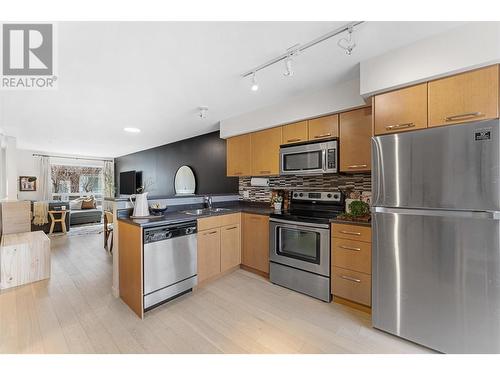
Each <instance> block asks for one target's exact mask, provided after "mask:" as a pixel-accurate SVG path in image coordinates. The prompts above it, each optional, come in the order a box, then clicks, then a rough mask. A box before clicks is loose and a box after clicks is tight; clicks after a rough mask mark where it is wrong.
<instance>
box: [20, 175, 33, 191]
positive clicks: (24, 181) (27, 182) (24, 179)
mask: <svg viewBox="0 0 500 375" xmlns="http://www.w3.org/2000/svg"><path fill="white" fill-rule="evenodd" d="M19 191H36V177H34V176H20V177H19Z"/></svg>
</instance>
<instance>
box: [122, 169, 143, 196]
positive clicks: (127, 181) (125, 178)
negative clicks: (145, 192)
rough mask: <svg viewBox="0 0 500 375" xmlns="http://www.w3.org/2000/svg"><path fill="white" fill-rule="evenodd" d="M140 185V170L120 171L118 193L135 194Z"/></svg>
mask: <svg viewBox="0 0 500 375" xmlns="http://www.w3.org/2000/svg"><path fill="white" fill-rule="evenodd" d="M141 185H142V172H137V171H127V172H120V194H124V195H131V194H136V193H137V189H138V188H139V187H141Z"/></svg>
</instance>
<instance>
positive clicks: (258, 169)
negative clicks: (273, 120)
mask: <svg viewBox="0 0 500 375" xmlns="http://www.w3.org/2000/svg"><path fill="white" fill-rule="evenodd" d="M251 135H252V175H253V176H270V175H277V174H279V150H280V145H281V126H279V127H276V128H271V129H266V130H261V131H258V132H255V133H251Z"/></svg>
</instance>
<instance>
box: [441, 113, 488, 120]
mask: <svg viewBox="0 0 500 375" xmlns="http://www.w3.org/2000/svg"><path fill="white" fill-rule="evenodd" d="M481 116H484V113H482V112H468V113H462V114H460V115H453V116H448V117H446V118H445V120H446V121H455V120H463V119H467V118H473V117H481Z"/></svg>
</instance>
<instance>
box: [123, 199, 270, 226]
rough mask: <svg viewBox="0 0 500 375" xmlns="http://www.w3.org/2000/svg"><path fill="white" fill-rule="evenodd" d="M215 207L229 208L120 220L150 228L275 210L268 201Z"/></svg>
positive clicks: (215, 205)
mask: <svg viewBox="0 0 500 375" xmlns="http://www.w3.org/2000/svg"><path fill="white" fill-rule="evenodd" d="M214 208H225V209H227V210H224V211H220V212H210V213H207V214H203V215H189V214H186V213H184V212H182V211H184V209H183V210H182V211H180V210H178V211H171V212H167V213H166V214H165V215H163V216H158V217H154V218H146V219H132V218H130V217H119V218H118V220H120V221H122V222H125V223H129V224H132V225H137V226H140V227H143V228H149V227H155V226H160V225H167V224H175V223H182V222H186V221H191V220H196V219H200V218H203V217H210V216H220V215H228V214H231V213H235V212H246V213H252V214H258V215H269V214H270V213H271V212H272V211H273V210H272V208H271V207H269V204H268V203H254V202H244V201H238V202H221V203H219V204H214ZM186 209H187V208H186ZM189 209H196V208H189ZM189 209H188V210H189Z"/></svg>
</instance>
